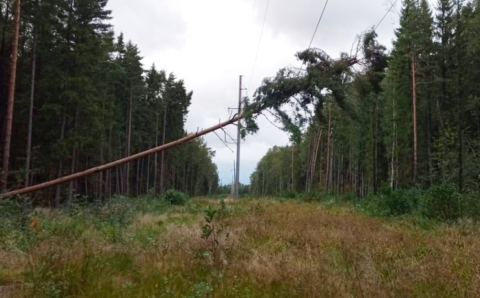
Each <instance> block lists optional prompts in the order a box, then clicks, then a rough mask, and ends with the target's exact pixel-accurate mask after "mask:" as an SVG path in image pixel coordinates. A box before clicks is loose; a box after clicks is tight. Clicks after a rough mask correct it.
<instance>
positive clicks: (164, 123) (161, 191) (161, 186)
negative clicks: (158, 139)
mask: <svg viewBox="0 0 480 298" xmlns="http://www.w3.org/2000/svg"><path fill="white" fill-rule="evenodd" d="M162 133H163V140H162V145H165V139H166V138H165V137H166V134H167V107H165V111H164V112H163V132H162ZM164 162H165V151H162V158H161V165H160V167H161V169H160V193H163V186H164V185H163V183H164V181H163V179H164V177H165V173H164V172H165V164H164Z"/></svg>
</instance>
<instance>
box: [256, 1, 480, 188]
mask: <svg viewBox="0 0 480 298" xmlns="http://www.w3.org/2000/svg"><path fill="white" fill-rule="evenodd" d="M400 13H401V16H400V24H399V28H397V29H396V30H395V40H394V42H393V48H392V50H391V51H389V52H388V51H387V50H386V47H385V46H383V45H381V44H379V43H378V42H377V40H376V37H377V35H376V33H375V31H374V30H372V31H369V32H366V33H365V34H363V35H362V38H360V41H359V47H358V52H359V53H358V55H355V54H354V55H347V54H342V56H341V58H340V59H338V60H334V59H331V58H330V57H328V55H326V54H325V53H324V52H322V51H320V50H310V51H306V52H303V53H299V54H298V57H299V59H300V60H302V61H304V63H305V64H306V65H307V69H306V70H305V71H304V72H303V74H301V75H299V74H300V73H299V72H298V70H292V69H282V70H281V71H280V72H279V73H278V74H277V76H276V77H275V78H271V79H266V80H265V81H264V83H263V85H262V87H260V89H259V90H258V91H257V94H256V96H255V97H254V98H253V103H251V106H253V108H252V110H255V108H258V107H268V108H269V109H270V111H272V112H271V115H272V116H274V117H275V118H274V119H273V120H278V121H280V122H281V123H283V124H284V126H283V129H285V130H286V131H289V132H290V133H291V135H292V145H290V146H287V147H275V148H272V149H270V150H269V152H268V153H267V155H266V156H264V157H263V158H262V160H261V161H260V162H259V164H258V166H257V169H256V171H255V172H254V173H253V174H252V176H251V184H252V191H253V193H254V194H264V195H266V194H270V195H271V194H280V193H284V192H286V191H291V190H294V191H309V190H321V191H330V192H355V193H356V194H357V195H359V196H365V195H367V194H368V193H376V192H377V191H379V189H380V188H381V187H389V188H393V189H396V188H411V187H421V188H428V187H431V186H433V185H436V184H439V183H443V182H447V183H452V184H455V185H456V187H457V189H458V190H459V191H464V190H467V189H468V190H474V191H477V192H478V191H480V160H479V158H478V156H479V154H480V139H479V137H480V55H479V54H480V35H479V32H480V1H478V0H474V1H461V0H439V1H438V2H437V4H436V5H435V7H430V5H429V3H428V1H426V0H404V1H403V7H402V10H401V12H400ZM360 55H361V56H362V57H361V58H360V57H359V56H360ZM357 57H358V59H357ZM325 74H328V75H329V76H328V78H327V77H326V76H325ZM292 98H293V99H292ZM286 99H288V101H290V102H294V104H292V105H293V106H294V108H293V112H292V111H290V112H289V111H285V110H282V109H280V107H281V105H282V104H283V103H285V102H282V101H283V100H286ZM279 103H280V104H279ZM312 104H313V112H312V109H310V110H309V109H307V108H305V107H306V106H308V105H310V106H312ZM309 113H310V114H309ZM267 115H268V114H267ZM270 117H271V116H270ZM252 118H255V117H252ZM247 129H250V130H251V131H255V130H256V129H258V127H256V125H255V123H254V122H252V123H251V124H250V127H249V123H248V121H247Z"/></svg>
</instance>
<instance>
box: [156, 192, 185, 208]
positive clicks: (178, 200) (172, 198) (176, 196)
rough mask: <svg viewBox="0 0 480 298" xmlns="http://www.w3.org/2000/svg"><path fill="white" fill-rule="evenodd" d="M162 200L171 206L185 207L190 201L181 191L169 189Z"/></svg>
mask: <svg viewBox="0 0 480 298" xmlns="http://www.w3.org/2000/svg"><path fill="white" fill-rule="evenodd" d="M162 199H163V200H164V201H165V202H167V203H169V204H170V205H179V206H183V205H185V203H186V202H187V201H188V197H187V195H186V194H184V193H183V192H181V191H178V190H173V189H169V190H167V191H165V193H164V194H163V195H162Z"/></svg>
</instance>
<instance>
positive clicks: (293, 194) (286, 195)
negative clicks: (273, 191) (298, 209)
mask: <svg viewBox="0 0 480 298" xmlns="http://www.w3.org/2000/svg"><path fill="white" fill-rule="evenodd" d="M283 197H284V198H285V199H290V200H293V199H295V198H296V197H297V193H296V192H295V191H293V190H287V191H286V192H285V193H284V194H283Z"/></svg>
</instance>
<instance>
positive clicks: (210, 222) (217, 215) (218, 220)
mask: <svg viewBox="0 0 480 298" xmlns="http://www.w3.org/2000/svg"><path fill="white" fill-rule="evenodd" d="M204 215H205V216H204V219H205V224H204V225H203V226H202V228H201V237H202V238H203V239H205V241H206V243H207V247H206V250H204V251H203V253H201V255H204V256H208V255H210V254H211V257H212V263H213V265H215V266H219V265H220V264H221V259H220V257H221V253H222V247H221V240H220V237H221V236H222V234H223V232H224V231H225V229H226V228H227V226H228V225H227V224H226V223H224V222H223V220H224V219H225V217H226V216H227V215H228V210H227V206H226V204H225V201H224V200H223V199H222V200H221V201H220V207H219V208H214V207H212V206H208V207H207V208H205V210H204ZM227 237H228V234H227ZM206 252H208V253H206Z"/></svg>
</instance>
